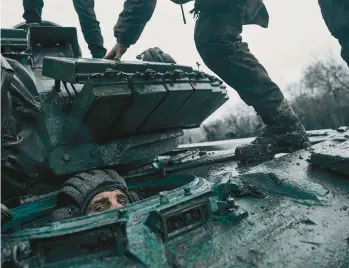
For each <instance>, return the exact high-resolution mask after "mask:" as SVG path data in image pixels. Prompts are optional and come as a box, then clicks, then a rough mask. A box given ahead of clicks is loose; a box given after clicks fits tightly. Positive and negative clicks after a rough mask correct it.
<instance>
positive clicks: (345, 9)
mask: <svg viewBox="0 0 349 268" xmlns="http://www.w3.org/2000/svg"><path fill="white" fill-rule="evenodd" d="M319 5H320V8H321V13H322V17H323V18H324V21H325V23H326V25H327V27H328V29H329V31H330V32H331V34H332V35H333V36H334V37H335V38H336V39H337V40H338V42H339V44H340V45H341V47H342V53H341V56H342V58H343V60H345V62H346V63H347V65H348V67H349V0H319Z"/></svg>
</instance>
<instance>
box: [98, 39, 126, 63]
mask: <svg viewBox="0 0 349 268" xmlns="http://www.w3.org/2000/svg"><path fill="white" fill-rule="evenodd" d="M127 49H128V47H126V46H124V45H121V44H118V43H117V44H116V45H115V46H114V47H113V48H112V50H110V51H109V52H108V53H107V55H106V56H105V57H104V58H105V59H108V60H120V59H121V57H122V55H124V54H125V52H126V51H127Z"/></svg>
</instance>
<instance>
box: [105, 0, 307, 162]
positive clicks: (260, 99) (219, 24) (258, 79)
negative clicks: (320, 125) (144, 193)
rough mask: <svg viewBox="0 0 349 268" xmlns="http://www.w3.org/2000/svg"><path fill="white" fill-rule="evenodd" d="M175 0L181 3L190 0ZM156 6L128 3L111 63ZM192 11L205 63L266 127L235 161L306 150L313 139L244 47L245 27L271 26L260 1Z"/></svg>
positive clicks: (201, 4)
mask: <svg viewBox="0 0 349 268" xmlns="http://www.w3.org/2000/svg"><path fill="white" fill-rule="evenodd" d="M172 1H173V2H175V3H177V4H182V3H186V2H189V1H190V0H189V1H188V0H172ZM155 6H156V0H126V2H125V4H124V10H123V11H122V12H121V14H120V16H119V19H118V22H117V24H116V25H115V27H114V35H115V37H116V39H117V44H116V45H115V46H114V47H113V49H112V50H111V51H110V52H109V53H108V54H107V56H106V58H107V59H115V60H119V59H120V58H121V57H122V55H123V54H124V53H125V52H126V50H127V48H128V47H129V46H130V45H132V44H135V43H136V41H137V40H138V38H139V37H140V35H141V33H142V31H143V29H144V27H145V25H146V23H147V22H148V21H149V20H150V18H151V16H152V14H153V11H154V9H155ZM193 12H194V14H196V15H197V16H198V20H197V22H196V26H195V43H196V47H197V50H198V52H199V54H200V56H201V57H202V59H203V61H204V62H205V64H206V65H207V66H208V67H209V68H210V69H211V70H212V71H213V72H215V73H216V74H217V75H218V76H220V77H221V78H222V79H223V80H224V81H225V82H226V83H227V84H228V85H229V86H231V87H232V88H234V89H235V90H236V91H237V92H238V93H239V95H240V97H241V98H242V100H243V101H244V102H245V103H247V104H248V105H250V106H253V107H254V109H255V110H256V112H257V113H258V114H259V115H260V116H261V118H262V120H263V122H264V123H265V124H266V125H267V127H266V128H265V129H264V130H263V132H262V133H261V135H260V136H258V137H257V138H256V139H255V140H254V141H253V142H252V143H251V144H248V145H243V146H240V147H238V148H237V149H236V152H235V153H236V157H237V158H238V159H239V160H242V161H254V160H264V159H270V158H272V157H273V156H274V155H275V154H276V153H281V152H292V151H295V150H299V149H303V148H306V147H308V146H309V145H310V143H309V139H308V137H307V135H306V132H305V130H304V127H303V126H302V124H301V122H300V121H299V119H298V117H297V116H296V115H295V113H294V112H293V110H292V108H291V107H290V106H289V105H288V103H287V102H286V100H285V98H284V96H283V94H282V92H281V90H280V89H279V87H278V86H277V85H276V84H275V83H274V82H273V81H272V80H271V79H270V77H269V75H268V73H267V71H266V70H265V69H264V67H263V66H262V65H261V64H260V63H259V62H258V60H257V59H256V58H255V57H254V56H253V55H252V54H251V53H250V50H249V48H248V45H247V44H246V43H244V42H242V38H241V33H242V27H243V25H245V24H258V25H260V26H262V27H264V28H266V27H267V26H268V22H269V15H268V12H267V10H266V8H265V6H264V4H263V3H262V0H234V1H233V0H196V1H195V8H194V10H193Z"/></svg>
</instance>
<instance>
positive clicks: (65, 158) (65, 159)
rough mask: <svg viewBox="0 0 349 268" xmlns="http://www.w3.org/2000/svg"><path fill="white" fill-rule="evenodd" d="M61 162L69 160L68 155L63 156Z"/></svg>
mask: <svg viewBox="0 0 349 268" xmlns="http://www.w3.org/2000/svg"><path fill="white" fill-rule="evenodd" d="M63 160H64V161H66V162H68V161H69V160H70V155H69V154H64V155H63Z"/></svg>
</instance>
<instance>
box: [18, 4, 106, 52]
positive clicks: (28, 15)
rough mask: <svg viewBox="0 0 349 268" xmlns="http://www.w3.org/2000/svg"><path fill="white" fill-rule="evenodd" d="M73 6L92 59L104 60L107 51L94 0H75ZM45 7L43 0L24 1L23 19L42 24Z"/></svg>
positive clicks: (30, 22)
mask: <svg viewBox="0 0 349 268" xmlns="http://www.w3.org/2000/svg"><path fill="white" fill-rule="evenodd" d="M73 4H74V8H75V11H76V13H77V14H78V16H79V21H80V25H81V30H82V33H83V35H84V38H85V41H86V43H87V44H88V49H89V50H90V52H91V55H92V57H93V58H103V57H104V55H105V53H106V51H107V50H106V49H105V48H104V46H103V37H102V34H101V29H100V27H99V21H98V20H97V18H96V14H95V11H94V5H95V2H94V0H73ZM43 6H44V1H43V0H23V7H24V14H23V18H24V19H25V21H26V23H27V24H32V23H39V24H41V23H42V20H41V13H42V8H43Z"/></svg>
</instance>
